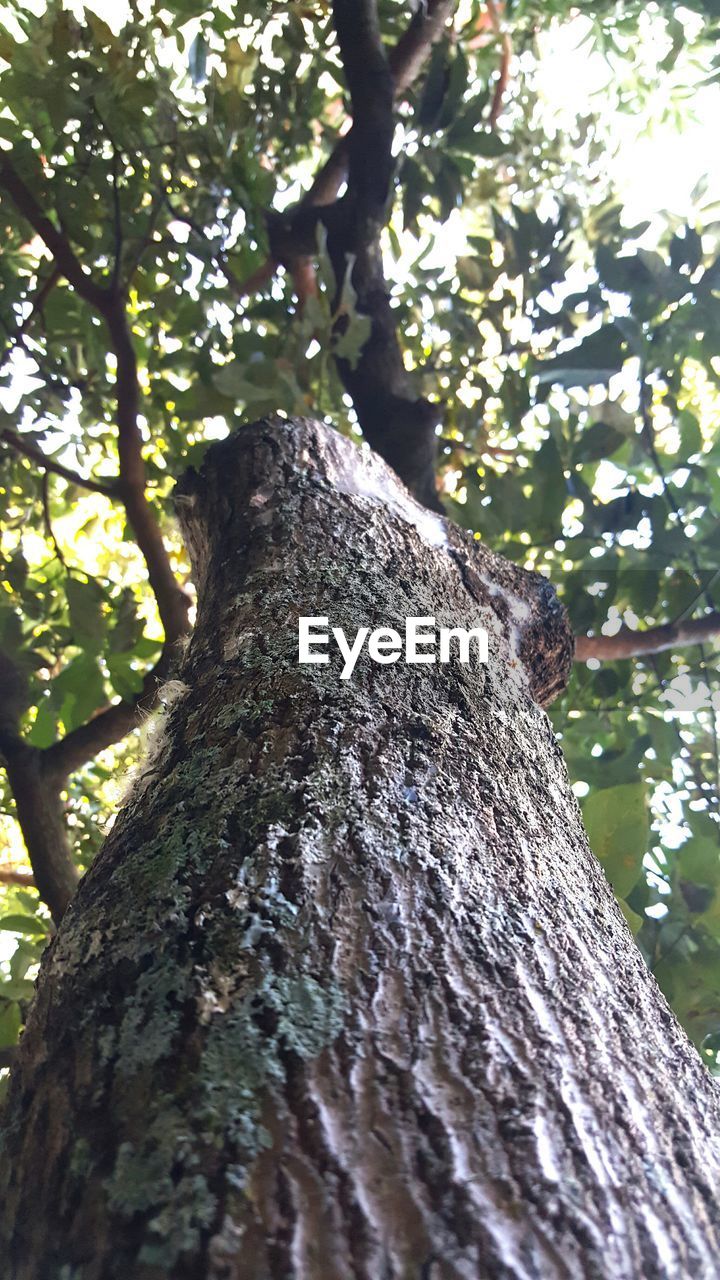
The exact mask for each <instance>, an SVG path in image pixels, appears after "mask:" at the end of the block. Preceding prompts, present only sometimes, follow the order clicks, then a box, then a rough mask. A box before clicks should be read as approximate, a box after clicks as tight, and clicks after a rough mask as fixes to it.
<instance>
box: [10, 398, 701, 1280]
mask: <svg viewBox="0 0 720 1280" xmlns="http://www.w3.org/2000/svg"><path fill="white" fill-rule="evenodd" d="M178 503H179V511H180V513H181V517H182V520H183V524H184V525H185V529H186V534H187V538H188V543H189V545H190V548H191V552H192V556H193V560H194V565H195V573H196V580H197V582H198V585H199V609H198V623H197V628H196V631H195V633H194V635H193V638H192V641H191V644H190V648H189V650H188V652H187V655H186V658H185V661H184V665H183V669H182V672H181V681H182V682H181V683H180V682H178V683H177V684H176V686H175V687H174V690H173V692H174V696H175V700H174V702H173V703H172V705H171V707H170V709H169V711H168V712H167V719H166V723H165V726H164V731H163V733H162V735H161V740H160V742H159V745H158V747H157V751H156V754H155V755H154V757H153V758H152V759H151V760H149V761H148V762H147V765H146V767H145V771H144V774H143V776H142V777H141V778H140V779H138V780H137V781H136V783H135V787H134V791H133V792H132V793H131V795H130V797H129V799H128V801H127V803H126V805H125V807H124V809H123V811H122V813H121V815H120V817H119V818H118V820H117V822H116V824H115V826H114V828H113V830H112V832H111V834H110V836H109V838H108V839H107V841H106V843H105V846H104V848H103V851H102V853H101V854H100V856H99V858H98V860H97V862H96V863H95V865H94V867H93V868H92V870H91V871H90V872H89V874H88V875H87V876H86V877H85V879H84V880H83V881H82V883H81V886H80V889H79V892H78V894H77V897H76V899H75V901H74V903H73V905H72V906H71V907H70V909H69V911H68V913H67V915H66V917H65V920H64V921H63V924H62V927H61V929H60V932H59V935H58V937H57V939H56V941H55V942H54V944H53V946H52V948H51V949H50V953H49V954H48V957H47V959H46V961H45V963H44V965H43V969H42V974H41V978H40V981H39V984H38V994H37V1000H36V1003H35V1006H34V1009H33V1012H32V1016H31V1019H30V1024H29V1026H28V1029H27V1032H26V1034H25V1036H24V1038H23V1041H22V1045H21V1049H20V1054H19V1061H18V1064H17V1067H16V1069H15V1070H14V1072H13V1077H12V1081H11V1089H10V1096H9V1100H8V1107H7V1114H6V1118H5V1123H6V1128H5V1142H4V1157H3V1160H4V1164H3V1178H2V1181H0V1192H1V1193H2V1213H3V1216H4V1220H5V1232H6V1236H7V1248H6V1254H5V1256H6V1257H7V1258H8V1259H9V1262H8V1272H7V1274H9V1275H10V1276H11V1277H12V1280H130V1278H132V1280H169V1278H172V1280H350V1278H351V1277H359V1278H360V1280H391V1278H392V1280H421V1278H427V1280H456V1278H460V1277H466V1278H467V1280H482V1278H484V1277H491V1278H493V1280H495V1278H496V1277H502V1278H505V1277H513V1280H519V1278H523V1280H525V1278H530V1277H533V1278H534V1280H552V1278H553V1277H573V1280H575V1278H576V1277H583V1276H589V1277H598V1276H599V1277H608V1278H609V1280H625V1278H626V1277H627V1278H630V1277H632V1278H633V1280H638V1278H639V1277H643V1278H647V1277H685V1276H690V1275H692V1276H693V1277H716V1276H718V1275H720V1265H719V1264H718V1257H720V1225H719V1223H718V1210H717V1207H716V1200H715V1194H716V1187H717V1177H718V1148H717V1139H718V1134H719V1131H720V1127H719V1125H718V1112H719V1108H718V1096H717V1092H716V1087H715V1085H714V1083H713V1082H712V1080H711V1079H710V1077H709V1076H708V1075H707V1074H706V1072H705V1070H704V1068H703V1067H702V1064H701V1063H700V1060H699V1059H698V1057H697V1055H696V1054H695V1052H694V1050H693V1049H692V1047H691V1046H690V1044H689V1043H688V1041H687V1039H686V1037H685V1035H684V1034H683V1032H682V1031H681V1030H680V1028H679V1026H678V1024H677V1023H676V1021H675V1019H674V1017H673V1015H672V1014H671V1012H670V1011H669V1009H668V1007H667V1005H666V1004H665V1001H664V1000H663V998H662V996H661V995H660V993H659V991H658V989H657V987H656V985H655V982H654V980H653V979H652V977H651V976H650V974H649V973H648V972H647V970H646V968H645V966H644V964H643V962H642V960H641V957H640V955H639V953H638V951H637V949H636V947H635V944H634V943H633V940H632V938H631V936H630V934H629V932H628V929H627V927H626V924H625V922H624V920H623V917H622V915H621V913H620V911H619V910H618V908H617V906H616V905H615V902H614V900H613V897H612V894H611V892H610V889H609V887H608V885H607V884H606V882H605V880H604V879H603V876H602V873H601V871H600V869H599V867H598V865H597V863H596V862H595V860H594V858H593V856H592V854H591V853H590V850H589V848H588V846H587V842H586V840H585V836H584V834H583V831H582V826H581V822H580V815H579V812H578V807H577V805H576V803H575V800H574V798H573V796H572V793H571V791H570V789H569V786H568V780H567V775H566V772H565V767H564V764H563V761H562V757H561V754H560V751H559V749H558V747H557V745H556V744H555V742H554V740H553V736H552V732H551V729H550V725H549V722H548V720H547V717H546V716H545V714H544V712H543V711H542V709H541V708H540V706H538V705H537V702H536V701H534V700H533V696H531V695H534V698H535V699H538V700H540V701H543V700H546V699H548V698H549V697H550V696H551V695H552V693H553V692H556V691H557V690H558V689H559V688H560V687H561V686H562V683H563V681H564V680H565V678H566V675H567V671H568V667H569V659H570V641H569V633H568V631H567V627H566V624H565V621H564V616H563V614H562V611H561V610H560V609H559V607H558V606H557V604H556V602H555V600H554V596H553V595H552V592H551V590H550V588H549V587H548V585H547V584H546V583H545V582H544V581H543V580H542V579H539V578H537V577H535V576H533V575H530V574H525V573H524V571H522V570H520V569H518V568H515V567H514V566H511V565H510V564H508V563H506V562H504V561H502V560H500V559H499V558H498V557H496V556H494V555H493V554H492V553H491V552H489V551H488V550H487V549H486V548H485V547H484V546H483V545H482V544H481V543H475V542H474V541H473V540H472V539H471V538H468V537H466V536H465V535H462V534H460V533H458V532H457V531H455V530H453V529H450V528H447V527H446V525H445V522H444V521H443V520H442V519H441V518H440V517H439V516H435V515H434V514H432V513H428V512H426V511H424V510H423V509H421V508H420V507H418V506H416V505H415V503H414V502H413V501H412V500H411V499H410V498H409V496H408V495H407V493H406V492H405V490H404V489H403V488H402V487H401V486H400V485H399V484H398V482H397V481H396V480H395V479H394V477H393V475H392V473H391V472H390V471H389V469H388V468H387V467H386V466H385V464H384V463H382V462H381V461H380V460H379V459H377V458H376V457H374V456H373V455H371V454H369V453H368V452H367V451H365V452H364V453H361V452H360V451H358V450H357V449H356V448H355V446H354V445H353V444H351V443H350V442H348V441H347V440H344V439H343V438H342V437H340V436H339V435H337V434H335V433H333V432H330V431H328V429H327V428H324V427H321V426H318V425H316V424H310V423H302V422H296V423H293V424H290V425H288V424H284V423H282V422H279V421H269V422H264V423H259V424H257V425H255V426H253V427H248V428H245V429H244V430H242V431H241V432H240V433H238V434H237V435H235V436H234V437H232V438H231V439H229V440H228V441H226V442H223V443H222V444H219V445H215V446H213V447H212V448H211V450H210V451H209V454H208V456H207V461H206V463H205V466H204V467H203V470H202V472H201V473H200V474H199V475H197V474H195V473H190V475H189V477H188V478H187V479H186V481H185V482H183V485H182V486H181V492H180V496H179V499H178ZM299 615H306V616H314V615H315V616H316V615H324V616H328V617H329V618H330V623H331V624H333V625H336V626H343V627H344V628H345V631H346V633H352V634H354V632H355V630H356V628H358V627H359V626H370V627H376V626H380V625H386V626H394V627H395V628H396V629H397V630H399V631H401V632H402V631H403V630H404V622H405V618H406V616H408V615H411V616H424V615H433V616H434V617H435V618H436V619H437V620H438V623H440V624H443V625H452V624H454V625H462V626H465V627H470V626H477V625H484V626H486V627H487V629H488V632H489V635H490V662H489V664H488V665H487V666H485V667H479V666H477V665H472V664H471V665H461V664H460V663H459V662H457V661H453V662H450V663H449V664H446V665H440V664H436V665H406V664H405V663H404V662H403V661H402V659H401V660H400V661H399V662H397V663H395V664H394V665H383V666H381V665H377V664H375V663H374V662H372V661H370V660H369V659H368V657H367V655H365V656H363V657H362V658H361V659H360V661H359V662H358V665H357V667H356V668H355V672H354V674H353V676H352V678H351V679H349V680H342V679H340V664H339V663H338V661H336V660H335V658H333V659H332V660H331V662H330V663H329V664H327V665H324V666H320V665H317V666H305V665H299V664H298V660H297V659H298V648H297V619H298V616H299Z"/></svg>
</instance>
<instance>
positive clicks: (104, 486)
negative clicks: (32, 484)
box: [0, 428, 119, 498]
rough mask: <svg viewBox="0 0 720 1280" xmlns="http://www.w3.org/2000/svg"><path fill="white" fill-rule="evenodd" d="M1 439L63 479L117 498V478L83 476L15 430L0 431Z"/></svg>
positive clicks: (107, 496)
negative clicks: (106, 478)
mask: <svg viewBox="0 0 720 1280" xmlns="http://www.w3.org/2000/svg"><path fill="white" fill-rule="evenodd" d="M0 440H1V441H3V443H4V444H6V445H8V446H9V447H10V448H11V449H14V450H15V452H16V453H21V454H22V455H23V457H25V458H29V459H30V460H31V461H32V462H36V463H37V465H38V466H39V467H40V468H41V469H42V470H43V471H50V472H52V474H53V475H56V476H62V478H63V480H67V481H68V482H69V483H70V484H76V485H79V486H80V488H82V489H89V490H90V492H91V493H102V494H103V495H104V497H106V498H117V497H118V496H119V492H118V482H117V481H116V480H93V478H92V477H91V476H82V475H80V473H79V472H78V471H73V470H72V468H71V467H66V466H63V464H62V462H56V461H55V460H54V458H48V457H47V455H46V454H44V453H43V451H42V449H40V448H39V446H38V445H35V444H32V443H31V441H29V440H27V439H25V437H24V436H21V435H18V434H17V433H16V432H15V431H11V430H9V429H8V428H6V429H4V430H2V431H0Z"/></svg>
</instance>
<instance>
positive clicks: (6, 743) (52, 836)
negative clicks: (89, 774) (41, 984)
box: [0, 650, 78, 923]
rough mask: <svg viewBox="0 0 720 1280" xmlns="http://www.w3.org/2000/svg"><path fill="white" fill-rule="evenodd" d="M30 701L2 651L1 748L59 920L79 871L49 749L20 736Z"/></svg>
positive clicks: (37, 873)
mask: <svg viewBox="0 0 720 1280" xmlns="http://www.w3.org/2000/svg"><path fill="white" fill-rule="evenodd" d="M26 705H27V680H26V677H25V675H24V673H23V672H22V671H21V669H20V668H19V667H18V666H17V664H16V663H15V662H14V661H13V660H12V658H11V657H10V656H9V654H7V653H4V652H3V651H1V650H0V753H1V755H2V760H3V763H4V765H5V768H6V770H7V775H8V781H9V783H10V789H11V791H12V793H13V798H14V800H15V808H16V810H17V818H18V822H19V824H20V830H21V831H22V834H23V839H24V841H25V846H26V848H27V851H28V856H29V858H30V865H31V867H32V869H33V875H34V878H35V883H36V885H37V889H38V892H39V894H40V897H41V898H42V900H43V902H45V903H47V905H48V907H49V908H50V911H51V913H52V917H53V920H54V921H55V922H56V923H57V922H58V921H60V920H61V919H62V916H63V915H64V913H65V909H66V907H67V905H68V903H69V901H70V899H71V898H72V896H73V894H74V892H75V886H76V884H77V879H78V876H77V871H76V869H75V865H74V863H73V860H72V857H71V855H70V847H69V844H68V839H67V832H66V829H65V817H64V813H63V805H62V800H61V798H60V787H59V786H58V785H57V784H56V783H55V781H54V780H53V779H52V778H51V777H50V776H49V773H48V770H47V763H46V759H45V753H44V752H42V751H40V750H38V748H37V747H31V746H29V745H28V744H27V743H26V742H23V740H22V738H21V737H20V732H19V725H20V717H21V715H22V713H23V711H24V709H25V707H26Z"/></svg>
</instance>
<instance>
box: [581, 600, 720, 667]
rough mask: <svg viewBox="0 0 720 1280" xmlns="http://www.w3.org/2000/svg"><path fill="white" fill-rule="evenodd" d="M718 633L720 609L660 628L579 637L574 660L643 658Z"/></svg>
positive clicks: (629, 628)
mask: <svg viewBox="0 0 720 1280" xmlns="http://www.w3.org/2000/svg"><path fill="white" fill-rule="evenodd" d="M718 635H720V611H718V610H713V611H712V612H711V613H706V614H705V615H704V616H703V617H701V618H693V619H692V620H690V621H689V622H666V623H664V624H663V625H662V626H659V627H648V628H647V629H646V630H645V631H634V630H633V628H632V627H621V628H620V630H619V631H616V632H615V634H614V635H612V636H577V638H576V640H575V661H576V662H587V661H588V659H589V658H599V659H600V660H601V661H602V660H605V661H615V660H617V659H620V658H640V657H643V656H644V655H646V654H651V653H663V652H665V651H666V650H667V649H679V648H687V647H688V645H694V644H702V643H703V641H706V640H713V639H715V637H716V636H718Z"/></svg>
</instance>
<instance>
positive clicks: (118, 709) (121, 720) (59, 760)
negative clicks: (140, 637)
mask: <svg viewBox="0 0 720 1280" xmlns="http://www.w3.org/2000/svg"><path fill="white" fill-rule="evenodd" d="M176 644H177V641H173V642H171V643H168V642H167V641H166V643H165V645H164V647H163V651H162V653H161V655H160V657H159V659H158V661H157V663H156V664H155V666H154V667H153V669H152V671H148V673H147V675H146V676H145V678H144V680H143V685H142V689H141V690H140V691H139V693H138V694H137V695H136V697H135V698H133V699H132V700H130V701H122V702H113V703H111V705H110V706H107V707H105V708H104V709H103V710H102V711H99V712H98V713H97V715H96V716H93V718H92V720H88V721H87V722H86V723H85V724H82V725H79V726H78V728H77V729H73V730H72V731H71V732H70V733H68V734H66V736H65V737H64V738H60V739H59V741H58V742H54V743H53V744H52V746H50V747H47V748H46V749H45V751H44V752H43V755H44V757H45V760H46V764H47V769H48V771H49V773H51V774H52V775H53V776H54V777H56V778H58V779H60V780H62V781H64V779H65V778H67V776H68V775H69V774H71V773H73V772H74V771H75V770H76V769H81V768H82V767H83V765H85V764H87V762H88V760H92V759H93V757H94V756H96V755H97V754H98V752H100V751H105V750H106V749H107V748H108V747H112V746H114V745H115V743H116V742H122V740H123V738H125V737H127V735H128V733H130V731H131V730H132V729H134V728H136V726H137V725H138V724H139V723H140V720H141V717H142V715H143V713H144V712H148V711H152V709H153V707H154V706H155V704H156V702H157V693H158V689H159V688H160V687H161V685H162V684H163V682H164V681H165V679H166V678H167V676H168V675H169V673H170V670H171V668H172V663H173V660H174V657H175V649H176Z"/></svg>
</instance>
